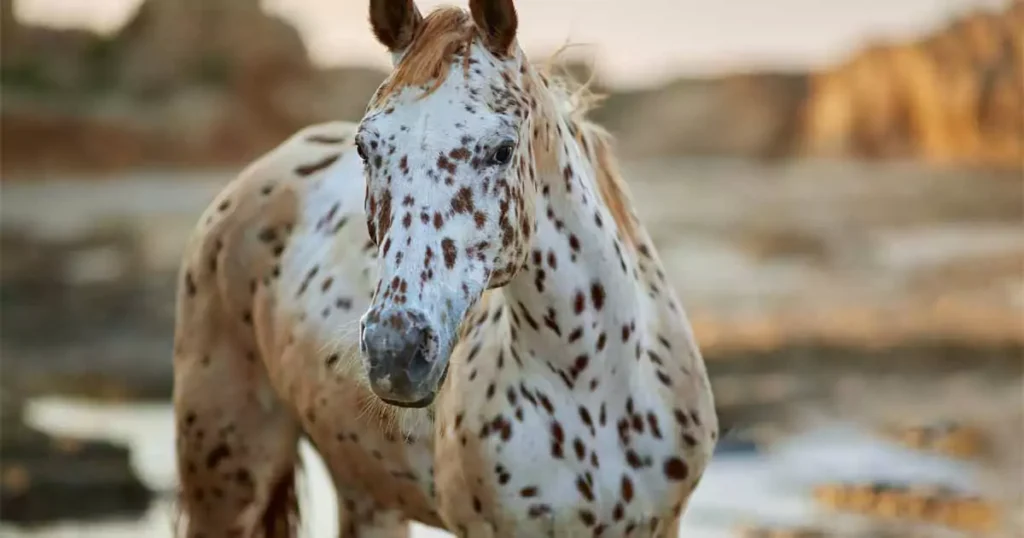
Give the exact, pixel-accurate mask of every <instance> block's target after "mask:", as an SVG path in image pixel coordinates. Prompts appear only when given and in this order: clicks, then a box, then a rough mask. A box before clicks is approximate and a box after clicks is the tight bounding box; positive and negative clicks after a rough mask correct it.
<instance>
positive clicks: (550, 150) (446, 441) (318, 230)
mask: <svg viewBox="0 0 1024 538" xmlns="http://www.w3.org/2000/svg"><path fill="white" fill-rule="evenodd" d="M369 4H370V6H369V7H370V9H369V12H370V24H371V28H372V30H373V33H374V35H375V36H376V38H377V39H378V41H380V43H381V44H382V45H383V46H384V47H385V48H386V49H387V50H388V51H389V52H390V53H391V56H392V60H393V70H392V71H391V73H390V74H389V76H388V78H387V79H386V80H385V81H384V82H383V83H382V84H381V86H380V87H379V88H378V90H377V92H376V93H375V94H374V96H373V97H372V98H371V100H370V102H369V104H368V106H367V109H366V114H365V115H364V117H363V118H362V120H361V121H360V122H359V123H349V122H328V123H324V124H319V125H314V126H310V127H307V128H305V129H303V130H301V131H299V132H298V133H296V134H294V135H293V136H292V137H291V138H289V139H288V140H286V141H285V142H283V143H282V144H281V145H280V146H278V147H276V148H274V149H273V150H271V151H270V152H268V153H267V154H265V155H263V156H261V157H260V158H258V159H256V160H255V161H253V162H252V163H251V164H249V165H248V166H247V167H245V169H244V170H243V171H242V172H241V173H240V174H239V175H238V176H237V177H236V178H235V179H234V180H232V181H231V182H230V183H229V184H228V185H227V186H226V187H225V188H224V189H223V191H222V192H221V193H219V194H218V195H217V196H216V197H215V199H214V200H213V202H212V203H211V204H210V206H209V207H208V208H207V209H206V211H205V212H204V214H203V215H202V216H201V217H200V219H199V222H198V223H197V225H196V228H195V230H194V232H193V234H192V236H191V237H190V239H189V242H188V245H187V248H186V250H185V253H184V255H183V261H182V265H181V269H180V272H179V284H178V294H177V299H176V323H175V345H174V373H175V380H174V409H175V417H176V447H177V459H178V474H179V482H180V495H179V497H180V500H179V508H180V511H181V515H182V518H181V524H180V525H179V530H183V531H184V534H185V535H186V536H189V537H193V538H197V537H200V536H205V537H216V536H244V537H249V536H293V535H295V533H296V532H297V528H298V525H299V519H300V518H299V515H298V506H297V502H296V496H295V485H294V484H295V472H296V466H297V464H298V452H297V445H298V442H299V440H300V438H303V437H305V438H307V439H308V440H309V441H310V442H311V444H312V445H313V446H314V447H315V449H316V450H317V452H318V453H319V454H320V455H321V456H322V458H323V460H324V462H325V464H326V466H327V468H328V470H329V473H330V475H331V478H332V481H333V483H334V486H335V489H336V491H337V493H338V512H339V518H340V521H341V524H340V525H339V528H340V534H341V536H343V537H355V536H373V537H384V536H389V537H390V536H396V537H397V536H408V535H409V534H408V533H409V522H410V521H418V522H421V523H424V524H426V525H431V526H435V527H440V528H444V529H447V530H449V531H451V532H453V533H455V534H457V535H459V536H465V537H471V538H477V537H485V536H486V537H533V536H559V537H561V536H577V535H580V536H606V537H609V536H637V537H640V536H651V537H659V538H663V537H670V536H673V537H674V536H676V535H678V526H679V519H680V517H681V516H682V514H683V513H684V511H685V509H686V504H687V501H688V499H689V498H690V496H691V495H692V493H693V491H694V490H695V488H696V487H697V485H698V483H699V482H700V478H701V476H702V474H703V472H704V470H705V469H706V467H707V465H708V463H709V461H710V458H711V454H712V452H713V450H714V446H715V444H716V441H717V438H718V419H717V416H716V414H715V408H714V399H713V395H712V391H711V388H710V384H709V382H708V378H707V373H706V369H705V366H704V363H703V359H702V357H701V354H700V351H699V347H698V345H697V342H696V340H695V338H694V335H693V332H692V330H691V327H690V324H689V322H688V320H687V318H686V314H685V312H684V311H683V309H682V307H681V305H680V303H679V301H678V299H677V297H676V294H675V292H674V291H673V289H672V287H671V285H670V284H669V283H668V282H667V279H666V275H665V272H664V269H663V267H662V264H661V262H660V260H659V258H658V255H657V252H656V250H655V248H654V246H653V245H652V242H651V240H650V237H649V236H648V234H647V232H646V231H645V229H644V227H643V225H642V224H641V222H640V220H639V219H638V217H637V215H636V213H635V211H634V209H633V207H632V203H631V200H630V196H629V191H628V188H627V186H626V184H625V182H624V180H623V179H622V176H621V173H620V170H619V166H618V163H617V161H616V159H615V157H614V153H613V149H612V147H613V139H612V137H611V136H610V135H609V134H608V133H607V132H606V131H605V130H603V129H602V128H601V127H600V126H598V125H596V124H594V123H593V122H591V121H590V120H588V119H587V118H586V112H587V111H588V110H589V108H590V107H591V106H592V104H593V102H594V100H593V99H591V98H590V96H589V93H588V92H587V91H586V88H585V87H579V88H577V87H573V85H572V84H571V83H570V81H568V80H567V79H564V78H562V77H559V76H556V75H554V74H552V73H550V72H549V71H548V70H546V69H543V68H542V67H540V66H538V67H535V66H533V65H532V64H531V63H530V62H528V61H527V58H526V56H525V54H524V53H523V52H522V50H521V49H520V48H519V46H518V44H517V42H516V39H515V36H516V30H517V25H518V22H517V15H516V11H515V8H514V5H513V2H512V0H472V1H471V2H470V5H469V10H468V11H466V10H464V9H460V8H454V7H440V8H437V9H435V10H434V11H433V12H431V13H429V14H428V15H426V16H423V15H422V14H421V13H420V11H419V10H418V9H417V8H416V6H415V5H414V3H413V2H412V1H411V0H408V1H407V0H396V1H389V0H371V1H370V2H369Z"/></svg>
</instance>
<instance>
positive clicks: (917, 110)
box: [0, 0, 1024, 177]
mask: <svg viewBox="0 0 1024 538" xmlns="http://www.w3.org/2000/svg"><path fill="white" fill-rule="evenodd" d="M0 8H2V14H3V17H2V20H3V22H2V24H3V28H2V30H3V33H2V40H3V43H2V45H3V46H2V53H0V54H2V64H3V65H2V75H3V77H2V78H3V90H4V102H3V104H2V105H0V106H2V108H0V113H2V118H0V120H2V125H0V129H2V131H3V136H2V137H0V150H2V152H3V155H4V159H3V161H2V163H0V166H2V171H3V172H4V174H3V175H4V176H5V177H7V176H9V175H11V174H8V173H7V172H28V173H33V172H34V173H36V174H38V173H44V174H45V173H46V172H47V171H48V170H55V169H60V170H64V171H67V170H83V169H87V170H111V169H118V168H125V167H169V166H177V167H188V166H238V165H241V164H242V163H244V162H246V161H248V160H251V159H252V158H254V157H256V156H257V155H259V154H260V153H262V152H264V151H266V150H268V149H269V148H271V147H273V146H274V145H276V144H278V143H280V141H281V140H283V139H284V138H286V137H287V136H288V135H290V134H291V133H293V132H294V131H295V130H297V129H299V128H300V127H302V126H304V125H307V124H309V123H313V122H318V121H325V120H329V119H349V120H354V119H357V118H358V117H359V116H360V115H361V114H362V111H363V110H364V107H365V104H366V101H367V99H368V98H369V96H370V95H371V94H372V92H373V91H374V89H375V88H376V86H377V85H378V84H379V83H380V81H381V80H382V79H383V77H384V76H385V75H384V73H381V72H378V71H376V70H373V69H360V68H346V69H335V70H319V69H317V68H315V67H314V66H313V65H311V63H310V61H309V59H308V57H307V54H306V49H305V46H304V44H303V43H302V40H301V38H300V36H299V34H298V32H297V31H296V30H295V29H294V28H293V27H291V26H290V25H288V24H287V23H286V22H284V21H282V20H280V19H278V18H276V17H272V16H270V15H268V14H266V13H265V12H264V11H263V10H262V9H261V8H260V5H259V2H258V1H257V0H148V1H146V2H145V3H144V4H143V5H142V6H141V7H140V8H139V11H138V12H137V13H136V14H135V16H134V18H133V19H132V20H131V21H130V22H129V23H128V24H127V25H126V26H125V27H124V28H123V29H122V30H121V32H120V33H118V34H117V35H116V36H114V37H113V38H109V39H106V38H102V37H99V36H94V35H91V34H88V33H86V32H80V31H67V30H59V31H58V30H50V29H43V28H32V27H26V26H24V25H21V24H19V23H18V22H17V21H15V20H14V18H13V16H12V13H11V0H0ZM568 67H569V71H571V72H573V73H576V74H578V75H580V74H586V71H587V69H586V68H585V67H583V66H581V65H569V66H568ZM595 86H596V88H597V89H598V90H599V91H602V92H605V93H609V96H608V98H607V99H606V100H605V102H604V103H603V105H602V106H601V107H600V108H598V109H597V110H596V111H595V113H594V116H595V118H596V119H597V120H598V121H600V122H602V123H603V124H605V125H606V126H607V127H608V128H609V130H611V131H612V132H613V133H615V134H616V135H617V137H618V139H619V142H620V147H621V150H622V152H623V154H624V156H626V157H628V158H643V157H657V156H675V155H732V156H744V157H755V158H764V157H774V158H780V157H792V156H801V155H809V156H815V155H817V156H821V155H825V156H836V157H847V158H849V157H852V158H868V159H876V158H896V159H914V160H923V161H926V162H931V163H937V164H956V165H983V166H997V167H1010V168H1019V167H1021V166H1022V163H1024V120H1022V119H1021V118H1024V0H1013V1H1012V2H1011V3H1010V4H1009V5H1008V6H1007V7H1006V8H1005V9H1004V10H1003V11H975V12H972V13H967V14H965V15H964V16H963V17H960V18H958V19H956V20H953V21H952V22H951V23H949V24H948V25H947V26H946V27H944V28H941V29H939V30H938V31H936V32H935V33H933V34H932V35H928V36H925V37H922V38H920V39H916V40H914V41H910V42H906V43H875V44H872V45H870V46H868V47H866V48H865V49H863V50H861V51H860V52H858V53H856V54H854V55H853V56H851V57H850V58H849V59H848V60H846V61H844V62H842V63H841V64H839V65H837V66H835V67H833V68H829V69H824V70H822V71H820V72H816V73H749V74H737V75H729V76H724V77H720V78H712V79H680V80H677V81H674V82H672V83H669V84H667V85H665V86H662V87H660V88H654V89H647V90H641V91H629V92H616V91H613V90H612V91H609V89H608V88H605V87H602V85H601V83H600V81H599V80H598V81H596V83H595Z"/></svg>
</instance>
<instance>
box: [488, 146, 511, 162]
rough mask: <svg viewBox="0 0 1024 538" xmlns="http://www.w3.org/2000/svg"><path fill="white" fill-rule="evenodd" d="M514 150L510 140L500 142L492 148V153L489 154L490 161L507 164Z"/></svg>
mask: <svg viewBox="0 0 1024 538" xmlns="http://www.w3.org/2000/svg"><path fill="white" fill-rule="evenodd" d="M514 152H515V148H514V147H513V146H512V142H502V143H501V145H500V146H498V147H497V148H495V149H494V153H492V154H491V163H492V164H498V165H505V164H508V163H509V162H510V161H511V160H512V154H513V153H514Z"/></svg>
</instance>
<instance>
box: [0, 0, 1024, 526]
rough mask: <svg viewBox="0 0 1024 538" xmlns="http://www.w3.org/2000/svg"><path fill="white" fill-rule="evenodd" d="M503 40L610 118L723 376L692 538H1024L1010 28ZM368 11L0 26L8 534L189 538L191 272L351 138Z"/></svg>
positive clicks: (381, 58) (163, 8)
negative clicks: (177, 312)
mask: <svg viewBox="0 0 1024 538" xmlns="http://www.w3.org/2000/svg"><path fill="white" fill-rule="evenodd" d="M438 3H439V2H434V1H421V2H419V5H420V7H421V9H423V10H427V9H429V8H431V7H433V6H434V5H436V4H438ZM517 7H518V10H519V13H520V28H521V30H520V42H521V44H522V46H523V48H524V49H525V50H526V51H527V53H528V54H529V55H531V57H532V58H534V59H540V58H543V57H545V56H547V55H548V54H550V53H551V52H553V51H554V50H556V49H558V48H559V47H560V46H561V45H563V44H564V43H566V42H570V43H575V44H578V46H574V47H572V48H570V49H569V50H568V51H567V52H566V53H565V55H564V57H565V58H566V59H567V60H566V62H567V64H566V67H568V68H569V69H570V70H571V71H572V72H573V73H575V74H576V75H577V77H578V78H581V79H586V78H589V77H593V80H594V83H593V84H594V88H595V89H596V90H597V91H599V92H600V93H604V94H606V95H607V99H606V100H605V101H604V103H603V105H602V106H601V107H600V108H599V109H597V110H596V111H595V112H594V114H593V116H594V117H595V118H596V119H597V120H598V121H599V122H601V123H602V124H604V125H605V126H607V127H608V128H609V129H610V130H611V131H612V132H613V133H614V134H615V135H616V136H617V138H618V149H619V153H620V156H621V159H622V160H623V166H624V169H625V173H626V176H627V179H628V181H629V182H630V184H631V188H632V190H633V196H634V200H635V202H636V205H637V208H638V212H639V213H640V215H641V216H642V218H643V219H644V221H645V223H646V225H647V226H648V229H649V230H650V232H651V234H652V236H653V238H654V241H655V242H656V244H657V246H658V248H659V249H660V252H661V256H662V258H663V259H664V261H665V263H666V264H667V266H668V270H669V271H668V272H669V276H670V278H671V279H672V281H673V282H674V283H675V285H676V287H677V289H678V291H679V293H680V295H681V298H682V299H683V302H684V304H685V306H686V308H687V310H688V312H689V314H690V316H691V318H692V321H693V323H694V326H695V330H696V333H697V336H698V338H699V341H700V344H701V347H702V349H703V352H704V355H705V358H706V360H707V362H708V367H709V370H710V373H711V376H712V382H713V384H714V386H715V391H716V398H717V400H718V404H719V414H720V416H721V419H722V422H723V425H724V426H725V427H726V428H728V429H729V433H728V434H727V435H726V436H725V437H724V438H723V441H722V443H721V447H720V449H719V453H718V455H717V456H716V458H715V460H714V462H713V464H712V467H711V469H710V470H709V471H708V473H707V474H706V476H705V478H704V481H703V482H702V485H701V488H699V489H698V492H697V495H696V496H695V498H694V499H693V501H692V502H691V504H690V511H689V512H688V516H687V518H686V520H685V522H684V531H685V532H684V535H686V536H723V537H725V536H770V535H771V534H760V535H759V534H757V532H761V531H764V532H769V531H771V530H772V529H775V530H776V531H778V532H782V531H783V530H789V531H791V532H793V533H794V534H785V535H783V534H776V535H774V536H791V537H793V536H864V537H867V536H872V537H875V536H899V537H912V536H925V537H932V536H937V537H942V536H979V535H985V536H1007V537H1010V536H1022V535H1024V516H1022V513H1024V227H1022V222H1024V2H1022V1H1020V0H1013V1H1009V0H1002V1H999V0H900V1H898V2H896V1H891V0H857V1H853V0H775V1H772V2H767V1H763V0H719V1H717V2H700V1H697V0H629V1H626V0H587V1H583V0H518V1H517ZM366 9H367V8H366V2H365V1H357V0H272V1H264V2H260V1H258V0H0V17H2V20H0V23H2V26H0V40H2V42H0V77H2V80H0V81H2V102H0V153H2V155H0V186H2V192H0V202H2V204H0V217H2V230H0V263H2V266H0V331H2V338H0V353H2V363H0V367H2V370H0V395H2V408H0V409H2V417H3V420H2V426H0V427H2V430H0V436H2V437H0V451H2V452H0V458H2V460H0V486H2V496H0V534H2V535H4V536H34V537H40V538H43V537H45V538H55V537H64V536H67V537H72V536H74V537H115V536H145V537H150V536H152V537H168V536H170V534H171V526H170V523H171V510H170V506H171V503H172V500H173V492H174V487H175V478H174V477H175V471H174V455H173V450H174V446H173V417H172V413H171V409H170V405H169V398H170V393H171V361H170V357H171V332H172V328H173V323H174V320H173V306H174V305H173V295H174V281H175V278H174V275H175V272H176V270H177V265H178V262H179V259H180V255H181V251H182V248H183V246H184V243H185V240H186V238H187V236H188V234H189V233H190V231H191V228H192V226H193V225H194V224H195V222H196V220H197V219H198V216H199V214H200V212H201V211H202V210H203V209H204V208H205V206H206V204H207V203H209V201H210V200H211V199H212V198H213V197H214V195H215V194H216V193H217V192H218V191H219V190H220V189H221V188H222V187H223V186H224V184H225V183H226V182H227V181H228V180H229V179H230V178H231V177H232V175H233V174H235V173H237V171H238V170H239V169H240V168H241V167H242V166H244V165H245V164H246V163H247V162H249V161H251V160H252V159H254V158H256V157H257V156H259V155H260V154H261V153H263V152H265V151H267V150H269V149H271V148H272V147H274V146H275V145H276V144H278V143H280V142H282V141H283V140H284V139H285V138H286V137H288V136H289V135H290V134H292V133H293V132H294V131H296V130H297V129H299V128H301V127H303V126H305V125H308V124H310V123H314V122H320V121H326V120H332V119H345V120H358V119H359V117H360V116H361V114H362V111H363V109H364V107H365V104H366V101H367V99H368V98H369V96H370V94H371V93H372V92H373V91H374V90H375V89H376V87H377V85H378V84H379V83H380V82H381V81H382V80H383V78H384V77H385V74H386V69H387V66H388V63H387V62H388V56H387V55H386V53H385V52H384V51H383V49H382V47H380V46H379V45H377V44H376V43H375V42H374V40H373V38H372V35H371V33H370V31H369V27H368V24H367V22H366ZM307 448H308V447H307ZM304 450H305V449H304ZM306 455H307V456H309V457H310V458H312V453H311V452H310V451H308V450H306ZM308 469H309V471H308V472H307V486H308V487H307V488H306V492H307V493H305V496H306V498H307V501H309V502H311V503H312V504H313V505H314V508H313V511H314V512H315V513H314V516H312V519H310V520H311V521H315V522H317V523H315V524H313V525H311V527H315V528H313V529H311V532H310V533H308V535H309V536H336V535H337V532H336V529H337V523H336V522H334V521H333V519H332V517H333V516H332V514H331V510H333V506H334V505H333V501H332V500H331V495H333V493H332V492H331V490H330V487H329V485H328V484H327V482H326V479H325V477H324V476H323V473H322V469H321V468H320V467H319V465H318V464H317V463H316V462H315V460H314V461H313V463H312V464H310V465H309V467H308ZM797 531H799V532H804V534H795V533H796V532H797ZM417 532H418V533H420V534H419V536H428V535H431V534H430V531H427V530H424V529H418V530H417ZM814 533H818V534H814Z"/></svg>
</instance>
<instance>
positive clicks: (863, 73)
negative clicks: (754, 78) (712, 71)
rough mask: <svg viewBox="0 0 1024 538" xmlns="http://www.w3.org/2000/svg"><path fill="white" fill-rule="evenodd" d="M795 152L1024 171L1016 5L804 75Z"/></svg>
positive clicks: (1021, 8)
mask: <svg viewBox="0 0 1024 538" xmlns="http://www.w3.org/2000/svg"><path fill="white" fill-rule="evenodd" d="M810 86H811V88H810V94H809V97H808V99H807V102H806V104H805V108H804V130H803V133H802V135H801V138H802V146H803V148H802V149H803V151H804V152H806V153H810V154H831V155H855V156H859V157H869V158H872V157H900V158H917V159H922V160H925V161H928V162H933V163H939V164H954V163H958V164H982V165H998V166H1008V167H1020V166H1022V165H1024V2H1022V1H1021V0H1015V1H1013V2H1012V3H1011V4H1010V5H1009V6H1008V7H1007V8H1006V10H1005V11H1003V12H988V11H975V12H973V13H969V14H967V15H965V16H964V17H962V18H959V19H957V20H954V21H953V22H951V23H950V24H949V25H947V26H946V27H945V28H943V29H941V30H939V31H938V32H936V33H934V34H932V35H929V36H926V37H924V38H921V39H918V40H915V41H912V42H908V43H899V44H892V43H887V44H876V45H873V46H870V47H868V48H867V49H865V50H863V51H861V52H860V53H858V54H856V55H854V56H853V57H852V58H850V59H849V60H848V61H846V62H844V63H843V64H841V65H839V66H837V67H836V68H834V69H829V70H826V71H823V72H821V73H817V74H815V75H812V77H811V82H810Z"/></svg>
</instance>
